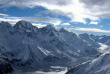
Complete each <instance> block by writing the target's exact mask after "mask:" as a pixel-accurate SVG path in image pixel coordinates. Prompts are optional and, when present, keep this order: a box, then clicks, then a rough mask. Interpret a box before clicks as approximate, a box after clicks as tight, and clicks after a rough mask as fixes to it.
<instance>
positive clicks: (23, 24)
mask: <svg viewBox="0 0 110 74" xmlns="http://www.w3.org/2000/svg"><path fill="white" fill-rule="evenodd" d="M14 27H15V28H31V27H32V24H31V23H30V22H27V21H25V20H21V21H18V22H17V23H16V24H15V26H14Z"/></svg>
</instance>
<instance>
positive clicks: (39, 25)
mask: <svg viewBox="0 0 110 74" xmlns="http://www.w3.org/2000/svg"><path fill="white" fill-rule="evenodd" d="M32 25H34V26H37V27H38V28H42V27H45V26H46V25H42V24H41V23H38V24H36V23H32Z"/></svg>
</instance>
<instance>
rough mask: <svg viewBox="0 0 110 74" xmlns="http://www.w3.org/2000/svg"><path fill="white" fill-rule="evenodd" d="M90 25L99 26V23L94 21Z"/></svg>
mask: <svg viewBox="0 0 110 74" xmlns="http://www.w3.org/2000/svg"><path fill="white" fill-rule="evenodd" d="M90 24H94V25H97V24H98V22H94V21H92V22H90Z"/></svg>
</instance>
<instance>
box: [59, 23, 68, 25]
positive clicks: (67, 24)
mask: <svg viewBox="0 0 110 74" xmlns="http://www.w3.org/2000/svg"><path fill="white" fill-rule="evenodd" d="M61 25H70V23H62V24H61Z"/></svg>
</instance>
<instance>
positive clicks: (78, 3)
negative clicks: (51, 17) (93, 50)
mask: <svg viewBox="0 0 110 74" xmlns="http://www.w3.org/2000/svg"><path fill="white" fill-rule="evenodd" d="M0 5H1V6H0V7H1V8H5V7H10V6H16V7H20V8H33V7H36V6H42V7H44V8H46V9H48V10H49V11H51V13H56V14H58V15H64V16H66V17H69V18H70V19H71V22H81V23H84V24H86V23H87V21H86V19H90V20H91V21H94V20H95V21H96V20H99V19H100V18H110V0H0Z"/></svg>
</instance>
